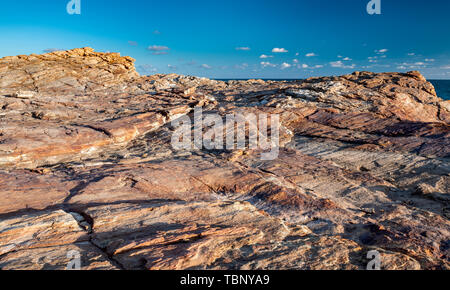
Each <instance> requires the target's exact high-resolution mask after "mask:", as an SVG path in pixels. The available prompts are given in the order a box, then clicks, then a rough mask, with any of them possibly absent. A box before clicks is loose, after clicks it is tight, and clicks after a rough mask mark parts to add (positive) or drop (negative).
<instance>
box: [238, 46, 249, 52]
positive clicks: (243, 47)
mask: <svg viewBox="0 0 450 290" xmlns="http://www.w3.org/2000/svg"><path fill="white" fill-rule="evenodd" d="M236 50H243V51H249V50H250V47H248V46H242V47H236Z"/></svg>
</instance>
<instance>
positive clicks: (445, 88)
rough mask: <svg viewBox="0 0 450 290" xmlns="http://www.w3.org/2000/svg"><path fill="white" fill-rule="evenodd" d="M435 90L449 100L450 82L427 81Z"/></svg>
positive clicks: (442, 97) (439, 95)
mask: <svg viewBox="0 0 450 290" xmlns="http://www.w3.org/2000/svg"><path fill="white" fill-rule="evenodd" d="M217 80H218V81H229V80H230V79H217ZM234 80H245V79H234ZM264 80H266V81H268V80H273V81H296V80H295V79H276V80H275V79H264ZM429 81H430V83H432V84H433V86H434V88H435V89H436V93H437V95H438V97H440V98H441V99H444V100H450V80H429Z"/></svg>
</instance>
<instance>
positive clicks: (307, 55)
mask: <svg viewBox="0 0 450 290" xmlns="http://www.w3.org/2000/svg"><path fill="white" fill-rule="evenodd" d="M305 56H306V57H313V56H317V54H315V53H314V52H310V53H307V54H306V55H305Z"/></svg>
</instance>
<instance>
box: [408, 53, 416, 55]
mask: <svg viewBox="0 0 450 290" xmlns="http://www.w3.org/2000/svg"><path fill="white" fill-rule="evenodd" d="M415 55H416V54H415V53H414V52H410V53H408V56H415Z"/></svg>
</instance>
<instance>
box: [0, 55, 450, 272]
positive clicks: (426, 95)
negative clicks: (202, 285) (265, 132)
mask: <svg viewBox="0 0 450 290" xmlns="http://www.w3.org/2000/svg"><path fill="white" fill-rule="evenodd" d="M196 108H197V109H198V108H202V110H203V112H204V113H205V114H207V113H215V114H218V115H219V116H221V117H223V118H224V119H225V116H226V115H227V114H231V113H237V112H238V113H240V114H246V113H252V114H260V113H263V114H266V115H268V116H275V115H277V116H279V120H280V128H279V129H280V139H279V146H280V148H279V154H278V155H277V158H275V159H273V160H262V159H261V158H260V157H261V153H262V152H261V151H259V150H256V149H252V148H247V147H246V148H244V149H234V150H206V149H200V150H181V151H180V150H175V149H174V148H173V146H172V144H171V141H172V140H171V137H172V134H173V132H174V128H173V126H172V124H171V121H173V120H175V119H177V118H180V117H183V116H188V117H190V118H192V117H193V115H194V111H195V109H196ZM449 110H450V103H449V102H448V101H443V100H442V99H440V98H439V97H438V96H437V95H436V93H435V90H434V88H433V86H432V85H431V84H430V83H429V82H427V81H426V80H425V78H424V77H423V76H422V75H421V74H420V73H418V72H409V73H406V74H402V73H383V74H375V73H369V72H355V73H353V74H351V75H345V76H340V77H322V78H311V79H307V80H304V81H292V82H287V81H285V82H276V81H261V80H248V81H229V82H222V81H215V80H209V79H205V78H196V77H188V76H181V75H174V74H172V75H153V76H139V75H138V73H136V71H135V68H134V60H133V59H132V58H130V57H121V56H120V55H119V54H114V53H97V52H94V51H93V49H90V48H82V49H74V50H70V51H61V52H53V53H48V54H43V55H30V56H13V57H6V58H3V59H0V268H2V269H65V268H67V266H68V264H70V258H69V257H68V255H67V253H68V252H71V251H72V252H73V251H75V252H77V253H79V255H80V258H81V263H80V265H81V268H82V269H365V268H366V267H367V264H368V263H369V259H368V258H367V253H368V252H369V251H373V250H375V251H378V252H379V253H380V255H381V268H382V269H449V268H450V261H449V257H450V242H449V237H450V222H449V217H450V204H449V192H450V163H449V157H450V127H449V122H450V111H449Z"/></svg>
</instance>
